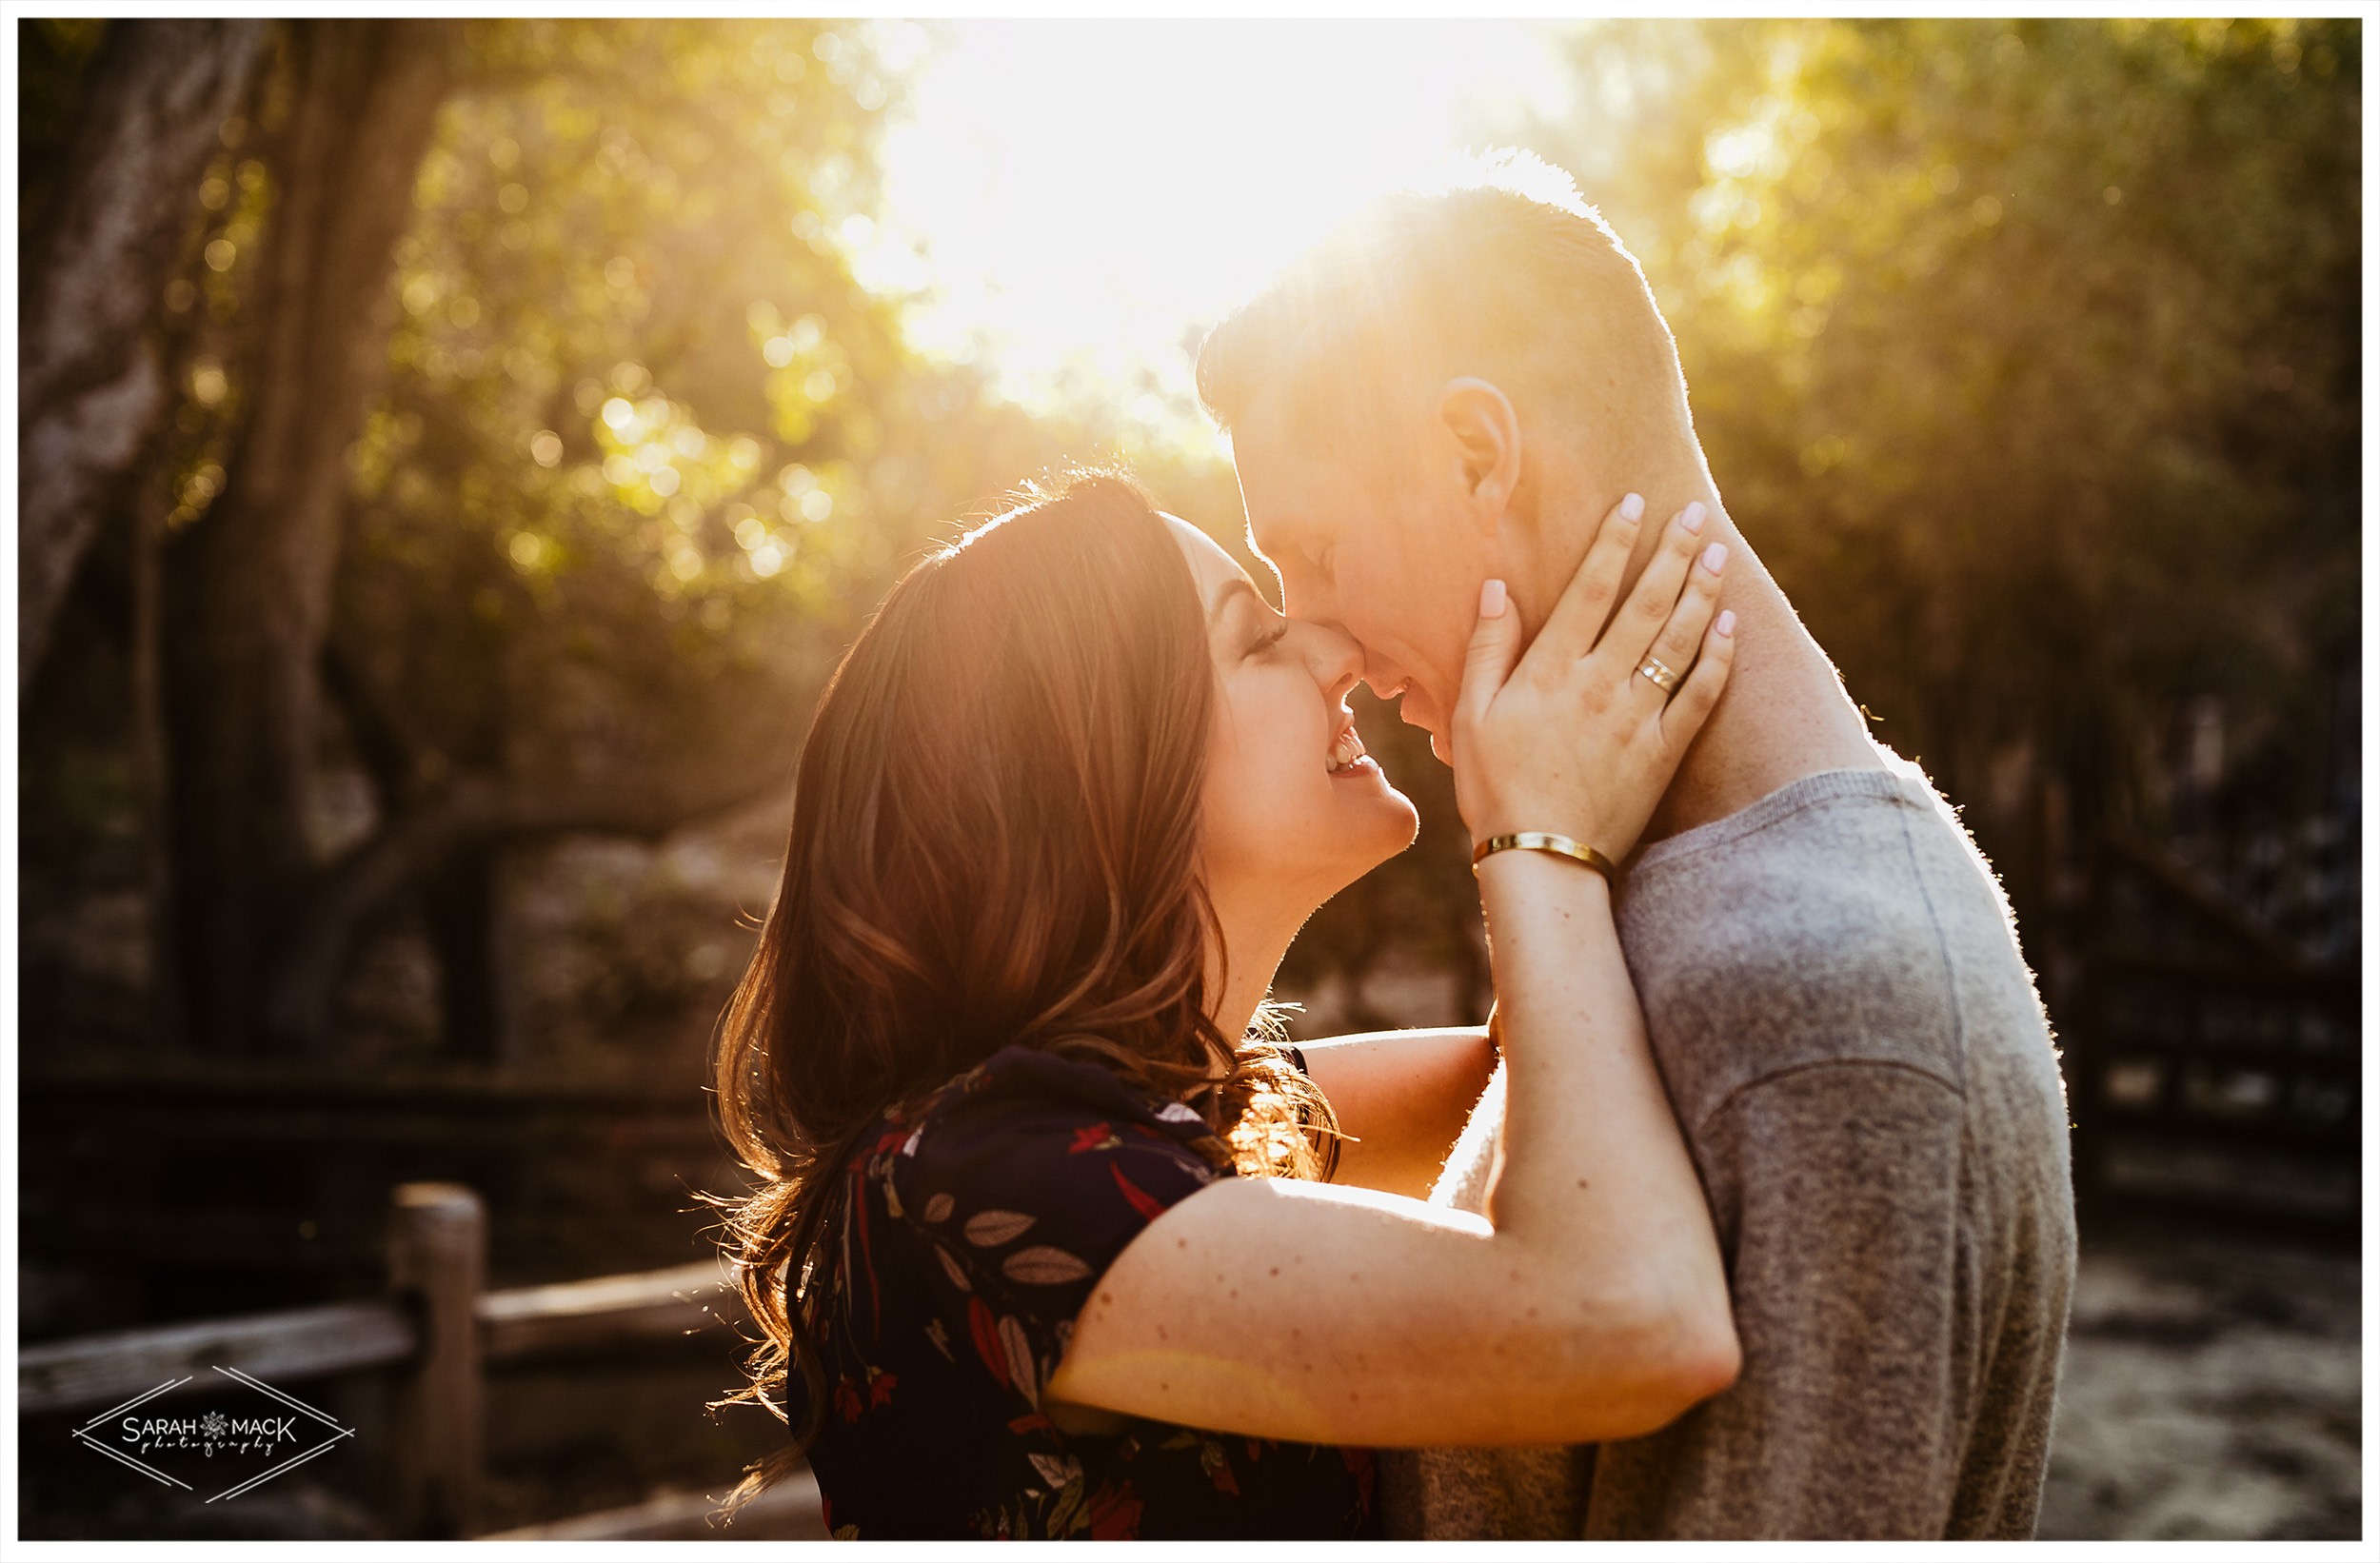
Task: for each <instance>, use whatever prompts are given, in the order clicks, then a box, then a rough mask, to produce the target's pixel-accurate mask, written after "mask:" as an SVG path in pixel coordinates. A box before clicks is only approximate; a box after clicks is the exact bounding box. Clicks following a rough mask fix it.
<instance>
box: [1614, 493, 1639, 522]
mask: <svg viewBox="0 0 2380 1563" xmlns="http://www.w3.org/2000/svg"><path fill="white" fill-rule="evenodd" d="M1619 513H1620V517H1621V519H1623V520H1626V521H1637V520H1640V519H1642V517H1643V515H1644V496H1643V495H1642V494H1631V495H1629V496H1628V497H1627V498H1626V499H1624V500H1622V501H1620V502H1619Z"/></svg>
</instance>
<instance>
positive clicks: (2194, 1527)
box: [2039, 1230, 2363, 1540]
mask: <svg viewBox="0 0 2380 1563" xmlns="http://www.w3.org/2000/svg"><path fill="white" fill-rule="evenodd" d="M2362 1321H2363V1284H2362V1264H2361V1261H2360V1260H2359V1259H2358V1258H2357V1257H2356V1256H2355V1254H2354V1253H2353V1252H2352V1251H2351V1250H2350V1249H2332V1250H2329V1251H2325V1250H2323V1249H2320V1248H2315V1247H2310V1246H2307V1245H2305V1244H2302V1243H2300V1244H2286V1243H2282V1242H2279V1241H2275V1240H2258V1239H2253V1238H2249V1237H2229V1236H2215V1235H2210V1234H2205V1233H2179V1234H2177V1233H2174V1232H2172V1231H2155V1230H2141V1231H2129V1232H2128V1231H2122V1230H2118V1231H2116V1232H2112V1233H2109V1232H2094V1233H2090V1234H2086V1236H2085V1239H2084V1244H2083V1254H2082V1260H2081V1269H2080V1274H2079V1276H2078V1277H2077V1280H2076V1286H2075V1294H2074V1307H2073V1326H2072V1329H2071V1331H2070V1333H2069V1335H2068V1341H2067V1353H2066V1369H2065V1375H2064V1380H2063V1382H2062V1383H2061V1385H2060V1387H2059V1391H2058V1415H2057V1424H2056V1430H2055V1433H2054V1434H2053V1442H2052V1444H2051V1453H2050V1474H2049V1482H2048V1485H2047V1489H2046V1491H2045V1492H2044V1494H2043V1495H2042V1505H2041V1525H2040V1532H2039V1533H2040V1534H2041V1535H2042V1536H2043V1537H2044V1538H2053V1539H2086V1538H2088V1539H2127V1540H2129V1539H2138V1540H2152V1539H2155V1540H2166V1539H2179V1538H2184V1537H2189V1538H2202V1539H2225V1538H2240V1539H2250V1538H2272V1539H2280V1538H2291V1539H2313V1538H2329V1539H2350V1540H2351V1539H2354V1538H2357V1537H2359V1536H2360V1535H2361V1534H2362V1533H2363V1346H2362Z"/></svg>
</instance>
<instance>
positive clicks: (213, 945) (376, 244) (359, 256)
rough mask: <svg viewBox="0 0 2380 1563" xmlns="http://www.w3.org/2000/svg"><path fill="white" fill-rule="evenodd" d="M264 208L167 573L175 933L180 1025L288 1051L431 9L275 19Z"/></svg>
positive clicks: (238, 1046) (221, 1045) (431, 40)
mask: <svg viewBox="0 0 2380 1563" xmlns="http://www.w3.org/2000/svg"><path fill="white" fill-rule="evenodd" d="M290 28H291V32H290V39H289V41H290V49H289V56H288V57H289V62H290V69H291V72H292V76H291V83H290V87H291V90H290V94H289V102H290V107H289V113H288V122H287V124H286V125H285V126H284V127H282V129H281V130H280V132H279V138H278V143H277V146H276V148H275V149H274V150H273V151H272V153H271V157H270V162H271V165H272V167H273V171H274V181H275V188H276V191H277V206H276V208H275V209H274V211H273V212H272V214H271V216H270V218H269V219H268V223H269V231H268V235H267V237H266V239H265V240H264V243H265V245H266V251H265V253H264V254H263V255H262V256H261V258H260V260H261V266H260V270H259V272H258V276H257V287H256V290H255V293H254V294H253V295H252V302H251V304H250V305H249V307H250V308H252V309H253V310H254V312H255V313H254V318H255V319H256V320H257V322H258V323H259V324H258V327H257V329H258V332H259V337H258V340H257V342H256V345H255V348H254V352H253V356H252V358H251V359H250V360H249V362H248V364H247V365H245V366H244V373H245V375H246V377H247V386H246V389H247V391H248V395H249V397H250V398H251V401H250V406H251V407H252V409H253V410H252V413H251V416H250V418H249V420H248V424H247V425H246V427H245V429H244V431H243V433H242V435H241V438H240V443H239V445H238V446H237V448H236V450H235V451H234V453H233V455H232V458H231V459H230V460H229V461H228V463H226V466H227V468H228V475H227V479H226V486H225V491H224V494H223V496H222V498H220V499H219V500H217V501H216V503H215V504H214V505H213V506H212V507H211V508H210V509H209V510H208V514H207V515H206V517H205V518H204V519H203V520H202V521H200V523H199V524H197V525H196V526H194V527H193V528H191V530H190V531H189V532H188V534H187V535H186V536H185V537H183V538H181V539H177V541H176V548H175V552H174V556H173V557H171V558H170V559H169V566H170V568H169V581H168V600H169V601H168V607H169V616H170V617H169V627H170V632H171V633H170V639H169V643H170V644H171V646H172V654H171V656H170V657H169V700H168V702H167V704H168V722H169V743H170V749H171V755H170V765H169V779H170V785H171V787H172V792H173V807H172V811H171V821H170V822H171V827H172V851H173V891H174V895H175V900H176V904H175V918H174V924H175V940H176V943H177V945H178V947H179V954H180V957H181V960H180V970H181V973H182V976H183V979H184V985H185V989H186V995H187V1002H188V1010H189V1015H188V1034H189V1036H190V1038H191V1039H192V1041H193V1044H194V1045H195V1046H197V1047H200V1048H202V1049H204V1050H207V1051H213V1052H250V1051H286V1050H287V1049H288V1048H289V1047H290V1046H292V1045H294V1044H295V1042H296V1041H297V1040H298V1039H294V1038H291V1037H288V1036H281V1035H276V1028H274V1027H272V1026H270V1025H269V1024H268V1020H267V1018H266V1014H265V1006H264V1002H263V995H264V989H265V981H266V973H267V969H268V965H269V963H270V962H271V960H273V957H274V954H275V950H276V947H277V946H278V944H279V943H280V942H281V941H282V940H284V939H286V938H287V937H288V935H289V934H290V932H291V929H290V926H289V922H290V918H291V914H292V912H293V911H294V909H295V906H296V904H297V900H298V898H299V896H300V895H301V893H302V891H303V889H304V887H305V884H306V882H307V879H308V877H309V875H310V873H311V871H312V869H313V866H314V865H313V852H312V849H311V845H310V843H309V841H308V840H307V829H306V820H307V788H308V783H309V781H310V777H311V772H312V768H313V761H314V749H315V740H316V718H317V710H318V705H319V701H320V688H319V671H318V668H319V659H320V655H321V650H322V646H323V643H324V639H325V636H326V634H327V625H328V619H329V610H330V594H331V582H332V577H333V573H334V570H335V567H336V564H337V561H338V552H339V543H340V531H341V520H342V513H343V510H344V506H345V501H346V493H347V447H348V445H349V444H350V442H351V441H352V440H353V438H354V435H355V430H356V427H357V425H358V423H359V421H360V420H361V417H362V414H363V410H364V407H365V405H366V403H367V398H368V397H369V395H370V394H371V392H372V390H373V388H374V386H375V384H376V380H377V373H378V371H379V369H380V368H381V366H382V365H383V363H384V361H385V356H386V351H387V324H388V322H387V283H388V269H389V251H390V248H391V247H392V246H393V245H394V243H395V241H396V239H397V238H398V236H399V234H400V233H401V232H402V231H403V228H404V226H405V224H406V223H407V220H408V219H409V218H410V216H411V214H412V209H413V208H412V201H411V193H412V187H413V180H414V177H415V173H416V170H417V169H418V168H419V166H420V163H421V159H422V154H423V152H424V150H425V149H426V147H427V145H428V141H429V136H430V130H431V127H432V123H433V121H434V119H435V117H436V113H437V109H438V106H439V104H440V102H441V100H442V99H443V98H444V96H445V93H446V86H447V81H448V74H449V63H448V52H449V37H450V28H451V24H447V23H440V22H409V21H370V22H348V21H309V22H298V23H293V24H290Z"/></svg>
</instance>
